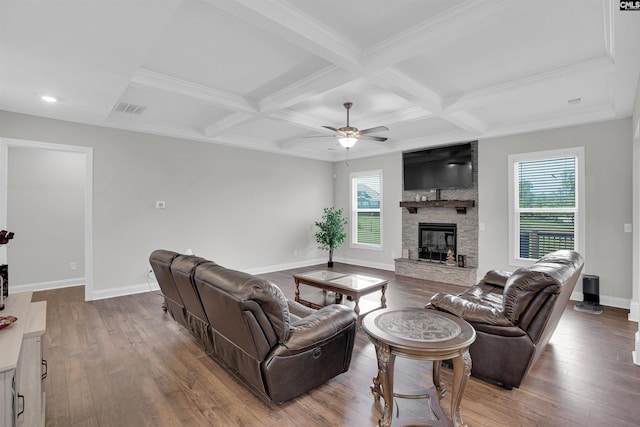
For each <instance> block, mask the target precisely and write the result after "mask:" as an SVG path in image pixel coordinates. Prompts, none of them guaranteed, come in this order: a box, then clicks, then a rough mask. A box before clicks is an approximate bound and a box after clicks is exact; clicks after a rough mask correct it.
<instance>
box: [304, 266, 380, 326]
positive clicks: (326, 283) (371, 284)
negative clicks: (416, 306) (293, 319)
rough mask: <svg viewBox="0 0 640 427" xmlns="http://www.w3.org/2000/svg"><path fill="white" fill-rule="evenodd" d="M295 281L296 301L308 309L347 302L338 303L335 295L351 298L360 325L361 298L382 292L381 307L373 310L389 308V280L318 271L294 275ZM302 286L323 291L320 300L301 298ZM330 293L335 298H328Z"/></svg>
mask: <svg viewBox="0 0 640 427" xmlns="http://www.w3.org/2000/svg"><path fill="white" fill-rule="evenodd" d="M293 280H294V281H295V283H296V297H295V300H296V301H297V302H299V303H300V304H303V305H306V306H307V307H311V308H316V309H319V308H322V307H324V306H326V305H328V304H335V303H340V302H345V301H344V300H342V301H340V300H339V299H338V300H337V301H336V297H335V295H344V296H347V297H350V298H351V299H352V301H353V302H354V304H355V305H354V307H353V311H355V313H356V315H357V316H358V325H360V297H361V296H363V295H367V294H370V293H372V292H376V291H381V292H382V295H381V296H380V306H374V307H373V308H374V309H376V308H385V307H386V306H387V298H386V296H385V292H386V291H387V284H388V283H389V282H388V281H387V280H383V279H378V278H376V277H369V276H362V275H360V274H347V273H338V272H335V271H329V270H317V271H310V272H308V273H298V274H294V275H293ZM300 284H303V285H307V286H312V287H314V288H319V289H321V290H322V292H321V295H319V298H315V299H314V300H312V298H308V297H305V298H306V299H303V298H302V297H300ZM328 292H333V293H334V296H333V297H330V296H328V295H327V293H328ZM363 314H364V313H363Z"/></svg>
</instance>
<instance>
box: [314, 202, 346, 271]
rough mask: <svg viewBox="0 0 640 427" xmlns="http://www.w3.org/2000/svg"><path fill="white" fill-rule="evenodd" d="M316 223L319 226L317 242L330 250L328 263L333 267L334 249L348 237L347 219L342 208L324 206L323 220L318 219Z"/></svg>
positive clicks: (321, 247)
mask: <svg viewBox="0 0 640 427" xmlns="http://www.w3.org/2000/svg"><path fill="white" fill-rule="evenodd" d="M315 224H316V227H318V231H317V232H316V242H318V243H319V244H320V246H319V248H320V249H324V250H329V262H328V263H327V265H328V266H329V267H333V250H334V249H338V248H339V247H340V246H341V245H342V242H344V239H346V238H347V233H346V231H345V229H344V226H345V225H346V224H347V219H346V218H345V217H343V216H342V209H336V208H334V207H330V208H324V214H323V215H322V221H316V223H315Z"/></svg>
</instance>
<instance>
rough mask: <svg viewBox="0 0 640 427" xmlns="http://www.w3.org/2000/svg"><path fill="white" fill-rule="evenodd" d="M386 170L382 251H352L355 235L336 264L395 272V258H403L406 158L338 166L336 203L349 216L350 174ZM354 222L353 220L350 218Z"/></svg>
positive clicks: (371, 159) (397, 155)
mask: <svg viewBox="0 0 640 427" xmlns="http://www.w3.org/2000/svg"><path fill="white" fill-rule="evenodd" d="M379 169H380V170H382V179H383V183H382V198H383V201H382V203H383V205H382V217H383V225H382V250H381V251H380V250H368V249H360V248H351V247H350V245H349V242H350V241H351V233H350V231H349V236H348V239H349V240H348V241H346V242H345V243H344V244H343V246H342V247H341V248H340V249H339V250H338V251H337V252H336V254H335V256H336V261H344V262H349V263H352V264H357V265H364V266H367V267H375V268H381V269H385V270H392V271H393V269H394V262H393V259H394V258H400V257H401V256H402V211H401V210H400V207H399V206H400V200H402V154H401V153H392V154H387V155H383V156H375V157H368V158H364V159H355V160H349V166H347V164H346V162H344V161H340V162H336V163H335V189H334V191H335V203H336V207H338V208H341V209H342V210H343V212H344V213H345V214H347V215H349V214H350V212H349V210H350V188H351V181H350V178H349V174H350V173H352V172H363V171H372V170H379ZM349 220H351V218H349Z"/></svg>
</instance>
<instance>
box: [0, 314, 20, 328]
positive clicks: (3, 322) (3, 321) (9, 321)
mask: <svg viewBox="0 0 640 427" xmlns="http://www.w3.org/2000/svg"><path fill="white" fill-rule="evenodd" d="M17 320H18V318H17V317H15V316H0V329H4V328H8V327H9V326H11V325H13V324H14V323H15V322H16V321H17Z"/></svg>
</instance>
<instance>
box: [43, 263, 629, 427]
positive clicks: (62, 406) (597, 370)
mask: <svg viewBox="0 0 640 427" xmlns="http://www.w3.org/2000/svg"><path fill="white" fill-rule="evenodd" d="M312 269H315V268H303V269H297V270H289V271H282V272H276V273H270V274H264V275H262V276H263V277H266V278H268V279H270V280H272V281H273V282H274V283H276V284H277V285H278V286H280V287H281V288H282V290H283V291H284V293H285V294H286V295H287V297H289V298H293V295H294V284H293V280H292V278H291V275H292V274H293V272H294V271H305V270H312ZM334 269H335V270H337V271H346V272H359V273H361V274H367V275H373V276H379V277H384V278H386V279H388V280H389V281H390V284H389V289H388V291H387V304H388V306H390V307H403V306H411V307H422V306H424V305H425V304H426V302H427V301H428V300H429V298H430V296H431V295H432V294H433V293H435V292H438V291H441V290H445V291H450V292H459V291H460V290H461V288H458V287H456V286H452V285H445V284H441V283H436V282H429V281H422V280H417V279H410V278H406V277H400V276H395V275H394V274H393V273H392V272H388V271H381V270H373V269H368V268H363V267H354V266H348V265H344V264H336V266H335V267H334ZM83 298H84V289H83V288H82V287H75V288H66V289H58V290H52V291H42V292H36V293H34V297H33V300H34V301H41V300H47V301H48V312H47V332H46V334H45V345H44V355H45V358H46V359H47V361H48V377H47V379H46V380H45V388H46V393H47V417H46V425H47V426H51V427H54V426H59V427H80V426H103V427H104V426H117V427H125V426H131V427H138V426H168V427H175V426H189V427H192V426H225V427H226V426H279V427H280V426H302V425H304V426H318V427H320V426H357V427H360V426H374V425H377V420H378V418H379V416H380V412H379V407H378V406H376V405H374V403H373V398H372V395H371V393H370V391H369V386H370V385H371V379H372V378H373V377H374V376H375V375H376V366H377V365H376V359H375V351H374V348H373V345H372V344H371V343H370V342H369V341H368V339H367V337H366V334H365V333H364V332H363V331H359V332H358V334H357V339H356V344H355V348H354V353H353V359H352V363H351V368H350V370H349V371H348V372H346V373H344V374H342V375H340V376H338V377H336V378H334V379H333V380H331V381H329V382H328V383H326V384H324V385H323V386H321V387H319V388H316V389H314V390H312V391H311V392H309V393H307V394H306V395H303V396H301V397H298V398H296V399H294V400H292V401H290V402H287V403H285V404H283V405H280V406H277V405H270V404H266V403H264V402H262V401H261V400H260V399H258V398H256V397H255V396H254V395H253V394H252V393H251V392H250V391H249V390H248V389H247V388H246V387H244V386H243V385H242V384H241V383H239V382H238V381H237V380H236V379H235V378H234V377H233V376H231V375H230V374H228V373H227V372H226V371H225V370H224V369H222V368H221V367H220V366H218V364H217V363H216V362H215V361H213V360H212V359H210V358H209V357H207V356H206V355H205V354H204V352H203V351H202V349H201V348H200V347H199V346H198V344H197V343H196V342H195V341H194V340H193V339H192V338H191V336H190V335H189V333H188V332H187V331H186V330H185V329H183V328H182V327H180V326H179V325H178V324H177V323H176V322H175V321H174V320H173V319H171V318H170V317H169V316H168V315H167V314H166V313H164V312H163V311H162V310H161V309H160V305H161V302H162V297H161V296H160V294H159V293H156V292H148V293H144V294H138V295H131V296H125V297H120V298H112V299H107V300H100V301H93V302H88V303H85V302H84V301H83ZM366 298H367V299H371V300H374V301H375V300H376V299H377V298H379V296H378V294H372V295H369V296H367V297H366ZM572 306H573V303H570V306H569V307H568V308H567V310H566V312H565V313H564V315H563V317H562V320H561V321H560V325H559V327H558V329H557V330H556V333H555V335H554V336H553V338H552V340H551V343H550V344H549V346H548V347H547V350H546V351H545V352H544V354H543V356H542V357H541V359H540V360H539V362H538V364H537V365H536V367H535V368H534V369H533V371H532V372H531V374H530V375H529V376H528V378H527V379H526V380H525V381H524V383H523V384H522V386H521V387H520V388H519V389H514V390H512V391H507V390H505V389H502V388H500V387H497V386H494V385H491V384H487V383H485V382H483V381H480V380H478V379H476V378H473V377H472V378H471V379H470V381H469V385H468V387H467V390H466V392H465V395H464V398H463V400H462V405H461V408H462V417H463V419H464V421H465V422H466V423H467V424H468V425H469V426H576V427H577V426H581V427H584V426H637V425H638V423H639V420H640V404H639V403H638V402H640V367H639V366H636V365H634V364H633V363H632V361H631V351H632V350H633V348H632V347H633V336H634V333H635V331H636V330H637V324H636V323H633V322H629V321H628V320H627V315H628V312H627V310H621V309H615V308H610V307H606V308H605V310H604V313H603V314H601V315H592V314H586V313H580V312H577V311H575V310H573V309H572ZM442 371H443V379H444V381H445V384H448V385H449V386H448V388H450V381H451V377H452V375H451V371H450V370H447V369H443V370H442ZM430 373H431V365H430V364H429V363H428V362H417V361H408V360H406V359H401V358H398V359H397V361H396V390H409V389H414V388H421V387H423V386H424V384H430ZM449 394H450V393H447V395H446V396H445V403H444V408H445V412H446V413H448V408H449V406H448V405H449V400H448V395H449ZM398 404H399V410H400V414H401V416H403V417H404V416H419V415H420V414H424V413H426V409H425V405H426V402H425V401H423V400H422V401H410V400H402V399H399V400H398ZM394 416H395V414H394ZM392 425H393V424H392Z"/></svg>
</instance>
